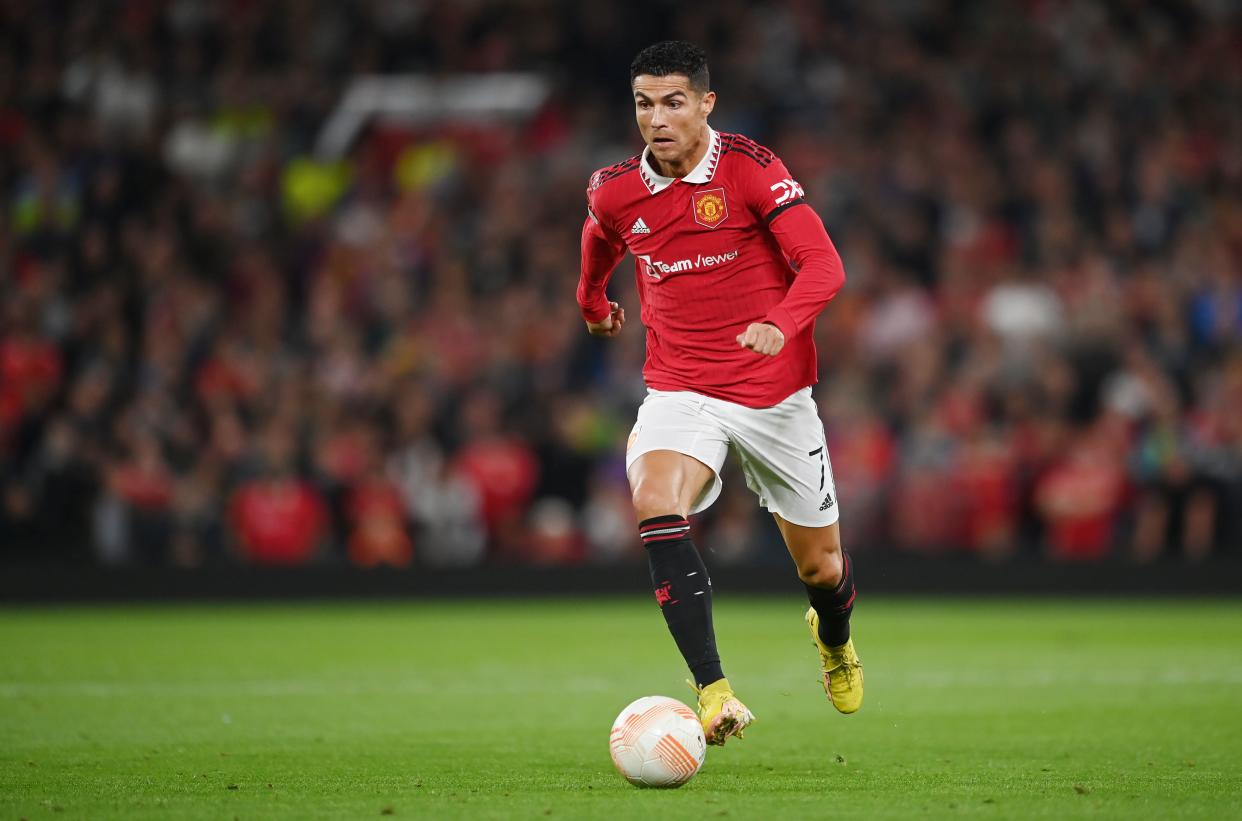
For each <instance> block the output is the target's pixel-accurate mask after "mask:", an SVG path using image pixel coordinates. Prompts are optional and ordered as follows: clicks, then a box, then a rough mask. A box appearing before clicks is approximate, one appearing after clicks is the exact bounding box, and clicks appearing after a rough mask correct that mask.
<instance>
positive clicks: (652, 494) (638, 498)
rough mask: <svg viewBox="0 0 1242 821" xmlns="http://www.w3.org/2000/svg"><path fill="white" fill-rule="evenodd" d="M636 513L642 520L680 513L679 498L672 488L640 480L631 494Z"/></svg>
mask: <svg viewBox="0 0 1242 821" xmlns="http://www.w3.org/2000/svg"><path fill="white" fill-rule="evenodd" d="M630 498H631V500H632V501H633V502H634V513H635V515H637V516H638V520H639V521H640V522H641V521H643V520H645V519H651V518H653V517H655V516H672V515H674V514H680V513H681V511H680V510H679V509H678V508H679V506H680V505H679V500H678V498H677V494H676V493H675V492H674V491H673V490H672V488H663V487H660V486H658V485H656V484H654V483H652V482H639V483H638V484H637V485H635V487H634V490H633V492H632V493H631V494H630Z"/></svg>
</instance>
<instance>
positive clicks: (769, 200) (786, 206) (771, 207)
mask: <svg viewBox="0 0 1242 821" xmlns="http://www.w3.org/2000/svg"><path fill="white" fill-rule="evenodd" d="M754 151H756V152H761V151H767V149H763V148H760V147H758V146H756V147H755V149H754ZM755 156H756V157H758V159H756V160H755V162H754V163H753V164H752V163H747V165H748V166H749V170H750V174H749V175H747V177H746V205H747V206H748V207H749V208H750V210H751V211H752V212H753V213H754V214H755V216H757V217H759V219H760V220H761V221H762V222H764V223H765V224H768V225H771V224H772V221H773V220H775V219H776V218H777V217H779V216H780V215H781V214H784V213H785V212H786V211H789V210H790V209H793V208H796V207H798V206H800V205H806V204H807V202H806V192H805V191H803V190H802V186H801V185H799V184H798V181H797V180H795V179H794V178H793V174H790V173H789V169H788V168H786V167H785V163H783V162H781V159H780V158H779V157H777V156H775V155H774V154H772V153H771V152H768V153H766V154H763V153H759V154H756V155H755Z"/></svg>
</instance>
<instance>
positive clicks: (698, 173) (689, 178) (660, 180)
mask: <svg viewBox="0 0 1242 821" xmlns="http://www.w3.org/2000/svg"><path fill="white" fill-rule="evenodd" d="M707 133H708V134H709V139H710V140H711V145H709V146H708V148H707V153H706V154H704V155H703V159H701V160H699V164H698V165H696V166H695V167H694V169H693V170H692V171H691V172H690V173H689V174H687V175H686V176H684V177H682V178H681V179H682V180H684V181H685V182H692V183H703V182H711V181H712V177H714V176H716V165H717V164H718V163H719V162H720V135H719V134H717V133H716V132H715V130H713V129H712V127H711V126H708V127H707ZM650 156H651V146H647V147H646V148H644V149H643V156H642V157H641V158H640V160H639V162H638V172H639V174H641V175H642V178H643V182H644V183H645V184H646V186H647V190H648V191H650V192H651V193H652V194H658V193H660V192H661V191H663V190H664V189H665V188H668V187H669V186H670V185H672V184H673V183H675V182H677V179H678V178H677V177H662V176H660V175H659V174H657V173H656V172H655V170H654V169H653V168H652V167H651V163H650V162H649V159H650Z"/></svg>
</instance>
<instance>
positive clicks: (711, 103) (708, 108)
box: [699, 91, 716, 117]
mask: <svg viewBox="0 0 1242 821" xmlns="http://www.w3.org/2000/svg"><path fill="white" fill-rule="evenodd" d="M699 107H700V110H701V111H702V112H703V116H704V117H706V116H707V115H708V114H711V113H712V109H714V108H715V107H716V92H714V91H709V92H707V93H706V94H704V95H703V96H702V97H701V98H699Z"/></svg>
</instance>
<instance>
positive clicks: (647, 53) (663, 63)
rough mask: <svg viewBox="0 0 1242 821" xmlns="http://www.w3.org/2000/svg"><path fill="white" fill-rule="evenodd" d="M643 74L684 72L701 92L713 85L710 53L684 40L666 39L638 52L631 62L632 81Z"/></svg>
mask: <svg viewBox="0 0 1242 821" xmlns="http://www.w3.org/2000/svg"><path fill="white" fill-rule="evenodd" d="M640 74H648V75H650V76H652V77H667V76H668V75H670V74H684V75H686V77H688V78H689V79H690V87H691V88H693V89H694V90H695V91H697V92H699V93H700V94H703V93H705V92H707V91H709V90H710V89H711V87H712V84H711V75H710V74H708V71H707V54H706V53H704V51H703V49H701V48H699V47H698V46H696V45H695V44H694V43H687V42H686V41H685V40H664V41H663V42H659V43H656V44H655V45H652V46H647V47H646V48H645V49H643V50H642V51H640V52H638V56H637V57H635V58H634V62H632V63H630V83H631V84H632V83H633V82H634V78H635V77H637V76H638V75H640Z"/></svg>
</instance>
